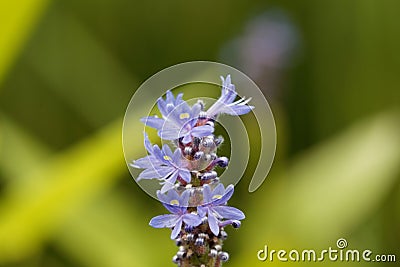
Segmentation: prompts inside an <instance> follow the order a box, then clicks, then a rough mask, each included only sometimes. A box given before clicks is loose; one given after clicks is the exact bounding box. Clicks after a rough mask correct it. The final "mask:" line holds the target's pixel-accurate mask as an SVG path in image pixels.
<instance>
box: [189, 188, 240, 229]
mask: <svg viewBox="0 0 400 267" xmlns="http://www.w3.org/2000/svg"><path fill="white" fill-rule="evenodd" d="M233 191H234V189H233V185H229V186H228V187H227V188H226V189H225V188H224V186H223V185H222V184H219V185H218V186H217V187H215V188H214V190H213V191H211V188H210V186H209V185H204V191H203V197H204V203H205V204H204V205H202V206H199V207H197V212H198V214H199V215H200V217H202V218H204V217H206V216H207V219H208V223H209V226H210V229H211V232H213V234H214V235H216V236H217V235H218V234H219V231H220V225H223V224H224V223H223V222H224V221H222V219H227V220H236V221H239V220H243V219H244V218H245V215H244V213H243V212H242V211H240V210H239V209H237V208H234V207H229V206H226V205H225V204H226V202H227V201H228V200H229V199H230V198H231V197H232V194H233Z"/></svg>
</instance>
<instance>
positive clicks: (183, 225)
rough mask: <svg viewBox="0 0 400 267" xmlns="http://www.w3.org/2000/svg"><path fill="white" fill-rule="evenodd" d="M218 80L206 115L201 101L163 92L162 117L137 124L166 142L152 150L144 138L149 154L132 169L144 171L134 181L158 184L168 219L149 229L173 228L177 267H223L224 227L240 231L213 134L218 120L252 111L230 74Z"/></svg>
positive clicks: (160, 218) (231, 189)
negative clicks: (218, 90)
mask: <svg viewBox="0 0 400 267" xmlns="http://www.w3.org/2000/svg"><path fill="white" fill-rule="evenodd" d="M221 80H222V89H221V96H220V98H219V99H218V100H217V101H216V102H215V103H214V104H213V105H211V107H210V108H209V109H208V110H206V109H205V104H204V103H202V102H201V101H198V102H197V103H195V104H194V105H193V106H189V105H188V104H187V103H186V101H184V100H183V99H182V97H183V94H178V95H177V97H176V98H175V97H174V95H173V94H172V92H170V91H167V93H166V98H165V99H163V98H162V97H160V98H159V99H158V101H157V105H158V109H159V111H160V113H161V115H162V118H159V117H157V116H148V117H144V118H142V119H141V121H142V122H143V123H144V124H145V125H147V126H149V127H152V128H155V129H157V133H158V135H159V136H160V137H161V139H164V140H168V141H171V143H170V144H164V145H163V146H162V147H161V148H160V147H159V146H158V145H152V144H151V142H150V140H149V138H148V136H147V134H146V133H145V134H144V145H145V148H146V150H147V152H148V155H147V156H145V157H143V158H140V159H138V160H135V161H133V162H132V164H131V166H132V167H134V168H140V169H144V170H143V171H142V172H141V173H140V175H139V176H138V177H137V180H146V179H158V180H159V181H160V184H161V189H160V190H158V191H157V197H158V199H159V200H160V201H161V202H162V203H163V205H164V207H165V208H166V209H167V210H168V211H169V212H170V214H164V215H159V216H156V217H154V218H153V219H151V220H150V226H152V227H154V228H171V229H172V232H171V239H174V240H175V241H176V244H177V245H178V246H179V250H178V252H177V254H176V255H175V256H174V257H173V262H174V263H176V264H178V266H203V267H220V266H222V263H223V262H225V261H227V260H228V259H229V254H228V253H227V252H224V251H222V245H223V241H224V240H225V239H226V238H227V236H228V235H227V233H226V232H225V230H224V227H226V226H228V225H232V226H233V227H234V228H239V227H240V225H241V222H240V220H243V219H244V218H245V215H244V213H243V212H242V211H240V210H239V209H237V208H234V207H230V206H228V205H227V202H228V200H229V199H230V198H231V197H232V195H233V192H234V187H233V185H228V186H227V187H226V188H225V187H224V185H223V184H222V183H221V182H220V179H219V177H218V174H217V172H216V171H215V170H214V168H215V167H217V166H219V167H222V168H225V167H227V166H228V163H229V159H228V158H227V157H219V156H218V155H217V154H216V152H217V149H218V147H219V145H221V143H222V142H223V138H222V137H216V136H214V134H213V133H214V126H215V124H214V122H215V121H216V119H217V118H218V116H219V115H221V114H228V115H242V114H246V113H248V112H250V111H251V110H252V109H253V108H254V107H253V106H249V105H247V104H248V102H249V101H250V98H249V99H247V100H246V99H244V98H242V99H239V100H237V101H235V99H236V98H237V93H236V91H235V86H234V85H233V84H232V83H231V77H230V75H228V76H227V77H226V78H224V77H221ZM170 145H171V146H174V150H172V149H171V147H170Z"/></svg>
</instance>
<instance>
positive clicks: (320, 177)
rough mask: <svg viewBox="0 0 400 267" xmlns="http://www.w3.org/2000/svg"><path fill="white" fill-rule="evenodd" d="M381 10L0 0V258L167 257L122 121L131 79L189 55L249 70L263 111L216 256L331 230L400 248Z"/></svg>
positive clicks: (388, 9)
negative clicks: (239, 213)
mask: <svg viewBox="0 0 400 267" xmlns="http://www.w3.org/2000/svg"><path fill="white" fill-rule="evenodd" d="M398 10H400V2H399V1H396V0H393V1H391V0H382V1H379V0H353V1H347V0H337V1H334V0H331V1H318V0H314V1H313V0H307V1H290V0H281V1H278V0H271V1H257V0H255V1H228V0H220V1H201V2H188V1H182V0H181V1H128V0H126V1H123V0H118V1H117V0H116V1H106V0H101V1H95V0H87V1H78V0H69V1H62V0H53V1H51V0H18V1H6V0H0V266H20V267H25V266H26V267H28V266H29V267H35V266H49V267H68V266H78V267H80V266H82V267H83V266H87V267H92V266H93V267H115V266H118V267H119V266H122V267H125V266H127V267H129V266H173V264H172V262H171V257H172V256H173V255H174V253H175V252H176V247H175V245H174V244H173V242H172V241H171V240H170V239H169V230H167V229H164V230H158V229H152V228H150V227H149V226H148V221H149V219H150V218H151V217H152V216H155V215H158V214H161V213H163V212H164V209H163V207H162V206H161V205H160V204H159V203H158V202H157V201H155V200H153V199H151V198H150V197H148V196H147V195H146V194H145V193H144V192H142V191H141V190H140V189H139V187H138V186H137V185H136V183H135V182H134V181H133V179H132V178H131V176H130V175H129V172H128V170H127V168H126V165H125V162H124V159H123V154H122V145H121V127H122V118H123V115H124V112H125V108H126V106H127V105H128V102H129V100H130V97H131V96H132V94H133V93H134V91H135V90H136V89H137V87H138V86H139V85H140V83H141V82H143V81H144V80H146V79H147V78H148V77H150V76H151V75H152V74H154V73H155V72H157V71H159V70H161V69H163V68H165V67H168V66H170V65H173V64H176V63H181V62H185V61H191V60H211V61H219V62H222V63H227V64H231V65H232V66H233V67H236V68H238V69H240V70H241V71H243V72H244V73H246V74H248V75H249V76H250V77H251V78H253V79H254V80H255V82H256V83H257V84H258V85H259V86H260V88H261V89H262V90H264V92H265V95H266V97H267V98H268V99H269V100H270V104H271V106H272V109H273V112H274V115H275V119H276V124H277V132H278V147H277V155H276V158H275V163H274V165H273V168H272V170H271V173H270V175H269V177H268V179H267V180H266V181H265V182H264V184H263V186H262V187H261V188H260V189H259V190H257V191H256V192H255V193H252V194H249V193H248V192H247V187H248V183H249V180H250V178H249V177H250V175H251V168H249V170H248V172H247V174H248V175H247V176H249V177H247V176H245V177H244V178H243V180H242V181H241V182H240V183H239V185H238V187H237V189H236V191H237V192H236V193H235V195H234V197H233V199H232V200H231V202H230V203H231V204H232V205H234V206H237V207H239V208H241V209H242V210H244V211H245V213H246V215H247V218H246V220H245V221H244V222H243V225H242V227H241V229H240V230H238V231H234V230H232V229H229V230H228V234H229V235H230V236H229V238H228V240H227V241H226V244H225V249H226V250H227V251H229V252H230V254H231V260H230V262H228V263H227V264H226V266H232V267H233V266H266V265H270V266H279V265H284V264H285V265H289V264H293V265H297V266H309V265H310V263H281V262H276V261H274V262H268V261H267V262H260V261H258V260H257V256H256V254H257V251H258V250H260V249H262V248H263V247H264V245H268V246H269V247H270V248H271V249H280V248H286V249H299V250H302V249H307V248H308V249H310V248H314V249H325V248H328V247H329V246H332V247H335V246H336V245H335V244H336V240H337V239H338V238H341V237H342V238H346V239H347V241H348V243H349V248H352V249H360V250H363V249H370V250H372V251H373V252H374V253H380V254H397V261H399V260H400V258H399V257H400V252H399V245H400V231H399V225H400V212H399V211H400V123H399V122H400V111H399V105H400V90H399V88H400V86H399V85H400V78H399V73H400V72H399V71H400V53H399V50H398V49H399V47H400V28H399V25H400V20H399V16H398ZM139 125H140V124H139V123H138V127H139ZM249 127H250V128H251V127H254V126H252V124H251V123H250V126H249ZM138 129H140V128H138ZM138 136H140V135H138ZM253 141H254V143H253V144H252V148H253V149H255V150H257V140H253ZM141 145H142V141H141V139H140V140H138V146H141ZM132 149H135V148H132ZM256 160H257V156H253V157H252V161H251V162H250V167H251V166H254V164H255V161H256ZM318 264H319V265H321V263H318ZM323 264H324V265H327V266H329V265H332V266H342V265H357V263H343V262H337V263H335V262H328V261H326V262H324V263H323ZM395 264H396V263H394V264H389V263H385V264H383V263H382V264H378V263H375V265H376V266H386V265H395Z"/></svg>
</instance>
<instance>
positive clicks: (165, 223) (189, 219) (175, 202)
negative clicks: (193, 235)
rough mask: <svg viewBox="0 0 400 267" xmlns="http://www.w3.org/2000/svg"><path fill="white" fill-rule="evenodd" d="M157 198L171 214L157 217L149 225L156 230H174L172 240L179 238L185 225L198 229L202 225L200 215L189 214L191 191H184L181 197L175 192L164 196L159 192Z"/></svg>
mask: <svg viewBox="0 0 400 267" xmlns="http://www.w3.org/2000/svg"><path fill="white" fill-rule="evenodd" d="M157 196H158V198H159V199H160V200H161V201H162V202H164V206H165V207H166V208H167V209H168V210H169V211H170V212H171V214H164V215H159V216H156V217H154V218H153V219H151V220H150V223H149V224H150V226H152V227H154V228H165V227H167V228H173V230H172V233H171V239H175V238H176V237H177V236H178V234H179V232H180V230H181V229H182V224H183V223H185V224H186V225H188V226H192V227H196V226H198V225H199V224H200V223H201V218H200V217H199V216H198V215H196V214H192V213H187V205H188V200H189V196H190V192H189V191H184V192H183V193H182V195H180V196H179V194H178V193H177V192H175V191H174V190H171V191H168V193H167V194H162V193H161V192H160V191H158V192H157Z"/></svg>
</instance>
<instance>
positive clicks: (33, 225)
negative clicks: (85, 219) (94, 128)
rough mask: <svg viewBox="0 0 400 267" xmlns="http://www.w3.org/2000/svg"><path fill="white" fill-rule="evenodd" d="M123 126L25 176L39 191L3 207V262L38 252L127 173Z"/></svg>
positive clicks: (25, 192) (24, 192) (17, 195)
mask: <svg viewBox="0 0 400 267" xmlns="http://www.w3.org/2000/svg"><path fill="white" fill-rule="evenodd" d="M138 123H139V122H138ZM121 125H122V122H121V121H120V120H117V121H116V122H115V123H113V124H112V125H110V126H108V127H107V128H106V129H104V130H102V131H100V132H99V133H97V134H95V135H94V136H91V137H90V138H89V139H88V140H85V141H83V142H82V143H80V144H78V145H76V146H74V147H73V148H71V149H69V150H67V151H65V152H63V153H61V154H60V155H57V156H55V157H54V158H53V159H51V160H50V161H49V162H48V163H47V164H45V165H43V168H39V170H36V171H35V172H29V173H26V174H25V175H26V176H27V177H26V178H24V179H26V180H30V181H36V180H37V181H38V185H36V186H35V188H31V187H22V188H20V191H18V192H13V194H10V195H9V196H8V198H6V199H4V201H3V202H2V203H1V204H2V207H1V208H0V262H4V261H9V260H15V259H20V258H24V257H25V256H27V255H29V254H31V253H33V252H35V251H36V250H37V249H38V248H39V247H40V244H41V242H43V241H44V240H45V239H46V238H47V237H48V235H49V234H50V233H51V232H52V230H53V229H54V228H55V227H56V226H57V225H58V224H59V223H60V222H61V221H63V220H64V219H65V218H66V216H67V215H68V213H69V212H71V211H73V210H75V209H76V208H77V207H83V206H85V204H87V201H89V200H90V199H92V198H93V197H94V196H95V195H97V194H98V193H99V192H101V191H104V190H105V189H107V188H109V187H110V185H111V183H113V182H114V181H115V179H116V178H118V177H119V175H120V174H121V173H122V172H123V171H124V170H126V169H125V168H126V167H125V163H124V160H123V157H122V145H121ZM132 135H135V133H132ZM139 135H140V133H139ZM133 138H139V136H137V137H135V136H133ZM44 178H45V179H44Z"/></svg>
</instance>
